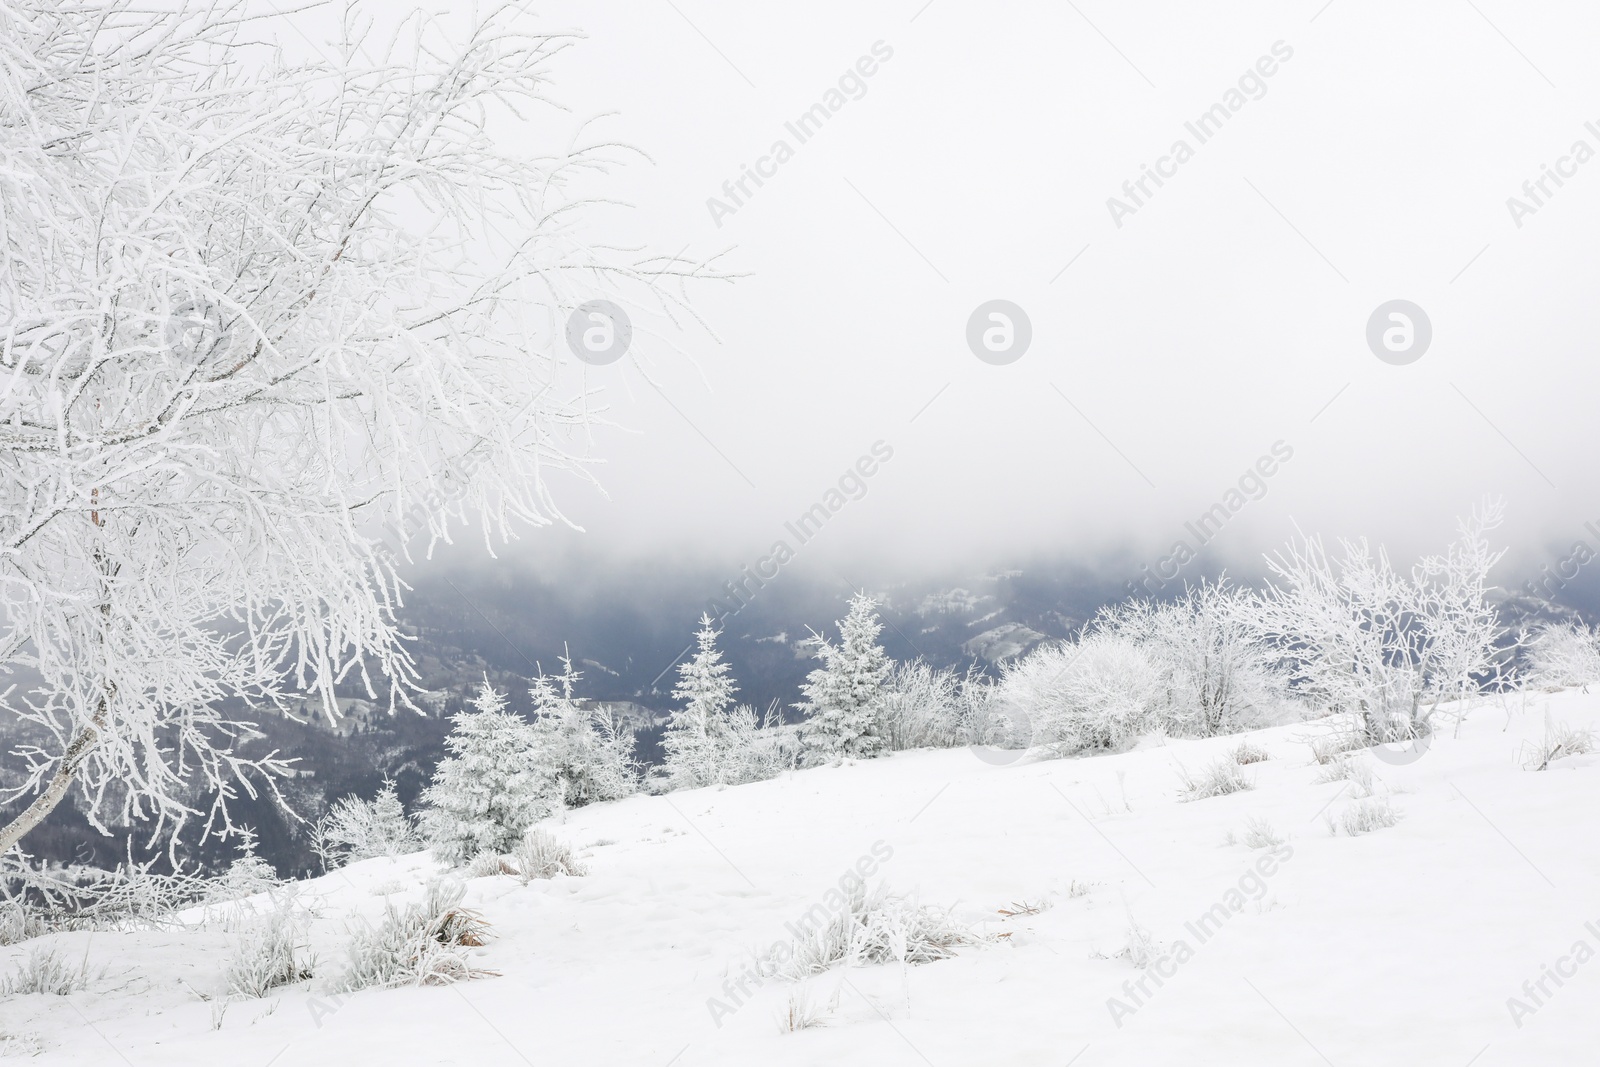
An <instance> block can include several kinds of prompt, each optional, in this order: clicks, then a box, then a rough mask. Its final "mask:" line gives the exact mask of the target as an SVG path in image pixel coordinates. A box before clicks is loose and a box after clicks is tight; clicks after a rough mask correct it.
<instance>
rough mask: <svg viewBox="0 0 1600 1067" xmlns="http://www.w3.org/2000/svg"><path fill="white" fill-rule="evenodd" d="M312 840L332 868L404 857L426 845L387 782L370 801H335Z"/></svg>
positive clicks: (345, 799) (392, 786) (319, 822)
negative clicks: (376, 859) (344, 864)
mask: <svg viewBox="0 0 1600 1067" xmlns="http://www.w3.org/2000/svg"><path fill="white" fill-rule="evenodd" d="M312 836H313V848H314V849H315V851H316V853H317V855H318V856H319V857H320V858H321V859H322V862H323V865H324V866H325V867H329V868H332V867H336V866H339V865H340V864H343V863H350V862H354V861H356V860H365V859H372V858H373V857H374V856H403V855H405V854H406V853H408V852H414V851H416V850H417V849H418V848H420V847H421V845H422V842H421V840H420V838H419V837H418V834H417V827H416V822H415V820H413V819H412V818H411V816H409V815H407V814H406V810H405V806H404V805H403V804H401V803H400V794H399V793H398V792H396V791H395V785H394V783H393V782H384V783H383V788H382V789H380V790H378V795H377V796H376V797H374V798H373V799H372V800H370V801H369V800H363V799H361V798H360V797H354V796H350V797H343V798H341V799H339V800H337V801H335V802H334V804H333V806H332V807H331V808H330V809H329V811H328V814H327V815H325V816H323V817H322V818H321V819H320V820H318V822H317V825H316V826H315V827H314V829H313V832H312Z"/></svg>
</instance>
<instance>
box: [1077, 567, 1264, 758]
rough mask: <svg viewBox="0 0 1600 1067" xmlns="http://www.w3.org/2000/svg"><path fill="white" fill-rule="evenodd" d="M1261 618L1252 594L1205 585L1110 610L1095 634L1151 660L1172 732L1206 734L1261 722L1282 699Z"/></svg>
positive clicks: (1098, 621)
mask: <svg viewBox="0 0 1600 1067" xmlns="http://www.w3.org/2000/svg"><path fill="white" fill-rule="evenodd" d="M1259 615H1260V612H1259V610H1258V608H1257V603H1256V597H1255V596H1254V594H1252V593H1249V592H1247V591H1244V590H1240V589H1235V588H1234V587H1232V586H1230V585H1228V584H1227V583H1226V582H1225V581H1224V582H1218V583H1212V582H1202V583H1201V584H1200V585H1198V586H1188V587H1186V588H1185V589H1184V591H1183V594H1182V595H1181V596H1180V597H1178V598H1177V599H1176V600H1173V601H1168V602H1164V603H1157V602H1155V601H1149V600H1143V601H1134V602H1132V603H1129V604H1120V605H1115V606H1113V607H1108V608H1106V609H1105V610H1103V611H1102V612H1101V613H1100V615H1099V617H1098V618H1097V619H1096V620H1095V623H1094V629H1095V630H1097V631H1100V632H1103V633H1107V634H1113V635H1116V636H1118V637H1122V638H1126V639H1127V640H1130V641H1132V642H1134V643H1135V644H1136V645H1138V646H1139V648H1140V649H1142V650H1143V651H1144V652H1145V654H1146V655H1147V656H1148V657H1149V658H1150V661H1151V664H1152V666H1153V668H1154V670H1155V671H1157V672H1158V673H1159V676H1160V678H1161V684H1162V687H1163V689H1164V691H1165V700H1164V701H1163V702H1162V706H1161V710H1160V715H1161V718H1162V721H1163V723H1164V724H1165V726H1166V728H1167V730H1168V731H1169V732H1171V733H1174V734H1187V735H1191V736H1197V737H1210V736H1213V735H1215V734H1226V733H1237V732H1238V731H1240V730H1244V729H1248V728H1250V727H1252V726H1256V725H1259V724H1260V723H1261V722H1262V721H1263V720H1264V719H1266V718H1267V716H1268V714H1269V713H1270V712H1271V711H1272V710H1273V709H1275V708H1276V707H1278V706H1279V705H1280V704H1282V703H1283V701H1284V699H1285V697H1286V695H1287V691H1288V685H1287V681H1286V679H1285V678H1284V677H1283V676H1282V675H1281V674H1280V672H1279V669H1278V662H1279V660H1280V659H1281V656H1280V655H1279V653H1278V652H1277V651H1276V650H1275V649H1274V648H1273V647H1272V645H1271V643H1270V642H1269V641H1268V639H1267V635H1266V633H1265V632H1264V631H1263V630H1262V628H1261V625H1260V623H1259V621H1258V618H1259Z"/></svg>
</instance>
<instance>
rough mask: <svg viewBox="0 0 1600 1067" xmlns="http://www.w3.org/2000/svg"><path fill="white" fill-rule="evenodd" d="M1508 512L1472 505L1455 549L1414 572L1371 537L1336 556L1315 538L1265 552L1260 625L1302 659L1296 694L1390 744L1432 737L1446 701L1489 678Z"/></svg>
mask: <svg viewBox="0 0 1600 1067" xmlns="http://www.w3.org/2000/svg"><path fill="white" fill-rule="evenodd" d="M1503 514H1504V508H1503V506H1502V505H1501V504H1499V503H1498V502H1492V503H1486V504H1484V505H1482V506H1480V507H1479V508H1477V509H1475V510H1474V511H1473V513H1472V515H1471V517H1469V518H1467V519H1463V520H1461V521H1460V522H1459V524H1458V531H1459V533H1458V536H1457V538H1456V540H1455V541H1454V542H1453V543H1452V544H1451V545H1450V547H1449V549H1448V550H1447V551H1446V552H1445V553H1444V554H1443V555H1438V556H1428V557H1426V558H1424V559H1423V560H1422V561H1421V562H1420V563H1419V564H1418V565H1417V566H1415V567H1414V568H1412V570H1411V573H1410V574H1409V575H1408V574H1405V573H1403V572H1401V571H1399V570H1397V569H1395V567H1394V566H1393V565H1392V564H1391V563H1390V562H1389V556H1388V553H1386V552H1385V551H1384V550H1383V549H1381V548H1379V549H1376V550H1374V549H1372V548H1371V547H1369V546H1368V544H1367V542H1366V540H1365V539H1362V540H1358V541H1345V542H1342V548H1343V553H1342V555H1341V556H1340V557H1339V558H1338V559H1337V560H1333V559H1330V557H1329V555H1328V552H1327V550H1326V549H1325V548H1324V547H1323V544H1322V540H1321V539H1320V538H1316V537H1312V538H1307V539H1304V540H1302V541H1298V542H1296V543H1294V544H1292V545H1290V546H1289V548H1288V549H1287V551H1285V552H1283V553H1280V554H1278V555H1276V556H1273V557H1269V559H1268V564H1269V566H1270V567H1271V568H1272V570H1273V572H1274V573H1275V574H1276V575H1277V580H1276V581H1275V582H1273V583H1271V584H1270V585H1269V586H1268V588H1267V590H1266V593H1265V596H1264V597H1263V598H1262V600H1261V612H1262V617H1261V622H1262V626H1263V627H1264V628H1265V629H1266V630H1267V631H1268V632H1269V633H1271V634H1272V635H1274V637H1275V638H1276V639H1277V641H1278V642H1279V644H1280V647H1281V648H1282V650H1283V651H1284V652H1285V653H1286V655H1287V656H1288V657H1289V658H1290V659H1291V660H1292V661H1294V662H1295V663H1296V664H1297V671H1298V678H1297V682H1298V685H1299V687H1300V689H1301V691H1302V692H1303V693H1305V694H1306V695H1307V696H1308V697H1309V698H1311V699H1314V700H1316V701H1317V702H1319V703H1320V704H1322V705H1323V706H1324V708H1325V709H1326V710H1328V711H1332V712H1340V713H1347V714H1350V715H1353V716H1354V718H1355V721H1356V724H1357V727H1356V729H1357V732H1358V733H1359V734H1360V735H1361V736H1362V737H1363V738H1364V739H1365V740H1367V741H1369V742H1373V743H1385V742H1392V741H1401V740H1405V739H1408V738H1412V737H1418V736H1423V735H1426V734H1428V733H1429V732H1430V731H1431V730H1432V718H1433V714H1434V712H1435V710H1436V709H1437V708H1438V706H1439V704H1440V703H1442V702H1444V701H1448V700H1458V699H1461V698H1464V697H1466V696H1469V695H1470V694H1472V693H1474V692H1476V691H1477V690H1478V688H1479V687H1480V685H1482V684H1483V683H1485V682H1487V681H1490V680H1492V678H1493V677H1494V676H1495V675H1496V674H1497V673H1498V670H1499V665H1500V660H1501V658H1502V654H1501V652H1500V650H1499V648H1498V647H1497V646H1498V643H1499V639H1500V636H1501V634H1502V633H1503V628H1502V627H1501V625H1500V622H1499V615H1498V612H1497V611H1496V609H1495V607H1494V605H1493V604H1491V603H1490V601H1489V596H1488V594H1489V591H1490V589H1491V588H1492V586H1491V585H1490V582H1489V571H1490V570H1491V569H1492V568H1493V567H1494V565H1495V564H1496V563H1497V562H1498V561H1499V559H1500V557H1501V556H1502V555H1503V554H1504V550H1497V549H1494V548H1492V547H1491V546H1490V544H1489V540H1488V534H1489V533H1490V532H1491V531H1493V530H1494V529H1495V528H1496V527H1498V526H1499V525H1500V522H1501V520H1502V517H1503Z"/></svg>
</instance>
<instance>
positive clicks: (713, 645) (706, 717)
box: [661, 615, 738, 789]
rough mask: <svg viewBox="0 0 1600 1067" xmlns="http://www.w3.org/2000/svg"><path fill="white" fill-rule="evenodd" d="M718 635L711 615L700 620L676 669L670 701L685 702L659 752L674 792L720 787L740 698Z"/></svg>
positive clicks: (669, 726)
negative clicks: (732, 713) (732, 708)
mask: <svg viewBox="0 0 1600 1067" xmlns="http://www.w3.org/2000/svg"><path fill="white" fill-rule="evenodd" d="M717 636H718V631H717V629H716V627H715V626H713V625H712V622H711V616H710V615H701V616H700V629H699V631H698V632H696V634H695V643H696V649H695V653H694V655H693V656H692V657H690V658H689V659H688V660H687V661H686V662H684V663H683V664H682V665H680V666H679V667H678V684H677V685H676V686H675V687H674V688H673V690H672V696H673V699H674V700H680V701H682V702H683V705H682V707H679V708H677V709H675V710H674V711H673V713H672V717H671V718H670V719H669V720H667V728H666V731H665V736H664V737H663V738H662V742H661V744H662V748H663V749H665V750H666V774H667V778H668V781H669V782H670V784H671V785H672V786H673V787H674V788H678V789H693V788H695V787H697V786H704V785H713V784H715V783H717V782H720V781H723V775H722V771H723V764H724V762H725V761H726V759H727V755H728V750H729V748H730V746H731V740H732V738H731V729H730V724H729V721H728V705H730V704H732V703H733V694H734V693H736V692H738V689H737V687H736V686H735V685H734V683H733V679H732V678H730V677H729V676H728V675H729V671H730V669H731V668H730V666H729V664H728V663H727V662H725V661H724V660H723V658H722V653H721V652H719V651H718V650H717Z"/></svg>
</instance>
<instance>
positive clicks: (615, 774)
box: [529, 656, 639, 808]
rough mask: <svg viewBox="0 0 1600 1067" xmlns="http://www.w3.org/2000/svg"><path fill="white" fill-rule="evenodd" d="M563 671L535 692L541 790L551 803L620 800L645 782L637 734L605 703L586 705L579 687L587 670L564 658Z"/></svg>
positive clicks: (542, 678)
mask: <svg viewBox="0 0 1600 1067" xmlns="http://www.w3.org/2000/svg"><path fill="white" fill-rule="evenodd" d="M561 668H562V669H561V673H560V674H558V675H556V676H555V677H551V676H549V675H546V674H543V673H541V674H540V675H539V676H538V677H537V678H535V679H534V680H533V687H532V689H531V690H530V691H529V692H530V694H531V695H532V697H533V703H534V710H535V712H536V715H535V718H534V721H533V765H534V771H533V773H534V777H535V778H536V779H537V781H538V783H539V784H538V790H539V792H540V794H541V795H542V796H545V797H547V798H549V800H550V802H551V803H552V804H554V805H557V806H563V807H570V808H575V807H580V806H581V805H584V804H592V803H594V802H596V801H600V800H617V799H620V798H622V797H625V796H628V795H630V794H632V793H634V792H635V791H637V789H638V787H639V775H638V770H637V768H636V766H635V764H634V759H633V733H632V731H630V730H628V729H627V728H625V727H624V726H623V725H622V724H621V723H619V722H618V721H617V720H616V718H614V717H613V716H612V715H610V714H608V713H606V712H605V711H603V710H601V709H599V708H585V707H584V706H583V705H582V704H580V703H579V702H578V700H577V698H576V697H574V696H573V691H574V689H575V687H576V685H577V682H578V680H579V679H580V678H582V677H583V676H582V674H580V673H579V672H577V671H574V670H573V669H572V660H571V659H570V658H568V657H566V656H563V657H562V658H561Z"/></svg>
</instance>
